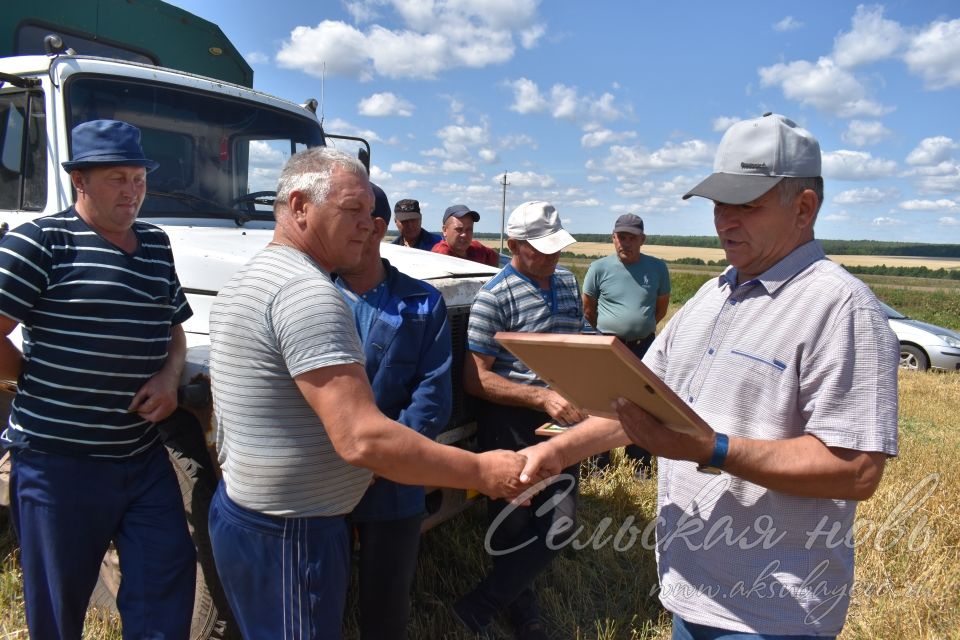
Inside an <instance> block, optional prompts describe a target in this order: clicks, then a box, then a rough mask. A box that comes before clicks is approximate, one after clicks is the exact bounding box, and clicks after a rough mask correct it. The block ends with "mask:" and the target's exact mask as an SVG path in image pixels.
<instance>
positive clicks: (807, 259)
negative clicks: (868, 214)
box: [717, 240, 827, 294]
mask: <svg viewBox="0 0 960 640" xmlns="http://www.w3.org/2000/svg"><path fill="white" fill-rule="evenodd" d="M826 257H827V256H826V254H825V253H824V252H823V247H822V246H820V242H818V241H817V240H811V241H810V242H805V243H804V244H802V245H800V246H799V247H797V248H796V249H794V250H793V251H791V252H790V253H788V254H787V255H786V256H784V257H783V258H782V259H781V260H780V262H778V263H776V264H775V265H773V266H772V267H770V268H769V269H767V270H766V271H764V272H763V273H761V274H760V275H759V276H757V277H756V278H754V279H753V280H749V281H748V282H757V283H759V284H761V285H762V286H763V288H764V289H766V291H767V293H768V294H774V293H776V292H777V290H778V289H780V287H782V286H783V285H785V284H786V283H787V282H789V281H790V280H792V279H793V277H794V276H796V275H797V274H798V273H800V272H801V271H803V270H804V269H806V268H807V267H809V266H810V265H811V264H813V263H814V262H816V261H818V260H824V259H825V258H826ZM717 284H718V285H720V286H722V285H724V284H727V285H729V286H730V288H731V289H736V288H737V269H736V267H728V268H727V270H726V271H724V272H723V273H721V274H720V277H719V280H718V283H717ZM741 284H746V283H741Z"/></svg>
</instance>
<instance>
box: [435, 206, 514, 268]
mask: <svg viewBox="0 0 960 640" xmlns="http://www.w3.org/2000/svg"><path fill="white" fill-rule="evenodd" d="M478 220H480V214H479V213H477V212H476V211H471V210H470V209H469V208H468V207H467V205H464V204H455V205H451V206H449V207H447V210H446V211H445V212H444V214H443V229H441V231H440V233H442V234H443V240H441V241H440V242H438V243H437V244H435V245H433V249H431V251H433V252H434V253H442V254H444V255H448V256H456V257H458V258H463V259H465V260H473V261H474V262H480V263H483V264H486V265H490V266H491V267H499V266H500V255H499V254H498V253H497V252H496V251H494V250H493V249H491V248H489V247H486V246H484V245H482V244H480V243H479V242H477V241H476V240H474V239H473V223H474V222H477V221H478Z"/></svg>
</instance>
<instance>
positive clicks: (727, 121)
mask: <svg viewBox="0 0 960 640" xmlns="http://www.w3.org/2000/svg"><path fill="white" fill-rule="evenodd" d="M740 120H741V118H737V117H735V116H717V117H716V118H714V119H713V130H714V131H716V132H717V133H723V132H724V131H726V130H727V129H729V128H730V127H731V126H732V125H734V124H736V123H738V122H740Z"/></svg>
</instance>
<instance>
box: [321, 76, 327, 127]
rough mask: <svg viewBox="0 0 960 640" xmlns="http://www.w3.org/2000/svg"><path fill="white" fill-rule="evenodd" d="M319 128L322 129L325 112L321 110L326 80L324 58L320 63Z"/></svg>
mask: <svg viewBox="0 0 960 640" xmlns="http://www.w3.org/2000/svg"><path fill="white" fill-rule="evenodd" d="M320 65H321V66H320V128H321V129H323V119H324V117H325V116H326V113H325V112H324V110H323V106H324V103H323V97H324V90H325V89H326V82H327V62H326V60H324V61H323V62H321V63H320Z"/></svg>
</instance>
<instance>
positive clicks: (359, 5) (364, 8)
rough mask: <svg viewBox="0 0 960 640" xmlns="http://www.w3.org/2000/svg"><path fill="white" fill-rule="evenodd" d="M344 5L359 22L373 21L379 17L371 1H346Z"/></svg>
mask: <svg viewBox="0 0 960 640" xmlns="http://www.w3.org/2000/svg"><path fill="white" fill-rule="evenodd" d="M343 7H344V9H346V10H347V13H349V14H350V17H351V18H353V21H354V22H355V23H357V24H362V23H364V22H371V21H372V20H375V19H376V18H377V17H378V14H377V11H376V9H375V8H374V7H373V5H372V3H369V2H362V1H361V2H344V3H343Z"/></svg>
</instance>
